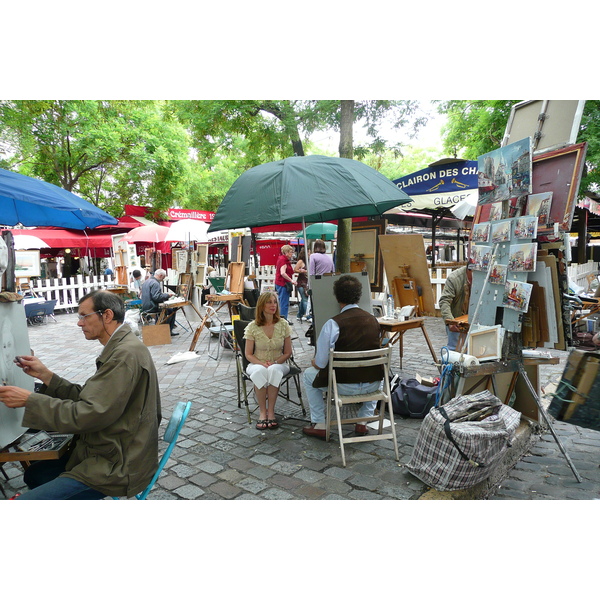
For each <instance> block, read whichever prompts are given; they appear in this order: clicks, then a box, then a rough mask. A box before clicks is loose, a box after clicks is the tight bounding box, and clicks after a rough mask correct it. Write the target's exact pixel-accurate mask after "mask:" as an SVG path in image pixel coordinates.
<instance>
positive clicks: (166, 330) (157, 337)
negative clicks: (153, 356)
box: [142, 323, 171, 346]
mask: <svg viewBox="0 0 600 600" xmlns="http://www.w3.org/2000/svg"><path fill="white" fill-rule="evenodd" d="M142 341H143V342H144V344H145V345H146V346H162V345H163V344H170V343H171V328H170V327H169V325H168V324H167V323H165V324H164V325H145V326H144V327H142Z"/></svg>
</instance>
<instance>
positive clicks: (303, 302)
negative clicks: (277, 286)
mask: <svg viewBox="0 0 600 600" xmlns="http://www.w3.org/2000/svg"><path fill="white" fill-rule="evenodd" d="M298 295H299V296H300V306H299V307H298V319H301V318H302V317H303V316H304V315H305V314H306V307H307V306H308V296H307V295H306V288H303V287H299V288H298Z"/></svg>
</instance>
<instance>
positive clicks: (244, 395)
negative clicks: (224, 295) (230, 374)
mask: <svg viewBox="0 0 600 600" xmlns="http://www.w3.org/2000/svg"><path fill="white" fill-rule="evenodd" d="M249 323H250V321H242V320H241V319H238V320H236V321H234V322H233V333H234V338H235V360H236V369H237V393H238V408H241V407H242V402H243V403H244V406H245V407H246V413H247V414H248V423H252V416H251V415H252V412H253V411H254V410H256V407H255V408H254V409H252V410H250V403H249V402H248V396H249V394H251V393H252V392H253V390H254V384H253V383H252V380H251V379H250V377H248V375H246V368H247V367H248V360H247V359H246V341H245V340H244V330H245V329H246V327H247V325H248V324H249ZM287 362H288V365H289V366H290V371H289V373H288V374H287V375H285V376H284V378H283V379H282V380H281V385H280V386H279V397H280V398H283V399H284V400H287V401H288V402H291V403H292V404H295V405H296V406H299V407H300V408H301V409H302V414H303V415H306V409H305V408H304V402H303V401H302V388H301V387H300V373H301V372H302V371H301V369H300V367H299V366H298V365H297V364H296V362H295V361H294V357H293V356H291V357H290V358H288V361H287ZM290 380H293V382H294V385H295V387H296V395H297V396H298V400H294V399H293V398H292V395H291V393H290ZM248 382H250V385H251V386H252V387H251V388H250V392H249V391H248V387H247V383H248ZM257 406H258V405H257Z"/></svg>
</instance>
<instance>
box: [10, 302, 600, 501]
mask: <svg viewBox="0 0 600 600" xmlns="http://www.w3.org/2000/svg"><path fill="white" fill-rule="evenodd" d="M290 318H291V319H292V322H293V325H294V331H295V335H294V339H293V345H294V354H295V358H296V361H297V362H298V364H299V366H300V367H301V368H303V369H304V368H306V367H308V366H309V365H310V360H311V358H312V356H313V348H312V347H311V346H310V345H309V344H308V343H307V342H308V340H307V338H306V337H305V336H304V333H305V331H306V330H307V327H308V326H307V324H306V323H302V324H299V323H297V321H296V319H295V309H292V311H291V314H290ZM76 321H77V319H76V315H75V314H73V313H60V314H57V315H56V322H49V323H47V324H43V325H34V326H29V328H28V330H29V336H30V342H31V347H32V348H33V349H34V351H35V353H36V355H38V356H39V357H40V358H41V359H42V361H44V362H45V363H46V365H47V366H48V367H49V368H51V369H52V370H55V371H56V372H57V373H59V374H60V375H62V376H64V377H66V378H67V379H69V380H71V381H74V382H84V381H85V380H86V379H87V378H88V377H89V376H90V375H91V374H92V373H93V371H94V370H95V364H94V360H95V357H96V356H97V355H98V353H99V352H100V350H101V346H100V345H99V344H98V343H97V342H88V341H86V340H85V338H84V337H83V335H82V334H81V332H80V330H79V328H78V327H77V322H76ZM192 324H194V323H193V322H192ZM183 326H185V328H187V329H188V331H185V330H184V327H183ZM426 329H427V332H428V335H429V337H430V338H431V340H432V343H433V346H434V347H435V348H436V349H437V350H439V348H441V347H442V346H443V345H444V343H445V340H446V336H445V330H444V325H443V322H442V320H441V319H439V318H433V317H432V318H429V317H428V318H426ZM178 331H179V332H180V335H179V336H177V337H175V338H173V343H172V344H170V345H163V346H153V347H151V348H150V351H151V353H152V356H153V358H154V360H155V363H156V366H157V370H158V374H159V380H160V387H161V395H162V404H163V415H164V416H165V419H164V420H163V423H162V425H161V433H162V432H163V431H164V427H165V426H166V423H167V421H168V418H169V416H170V414H171V412H172V410H173V407H174V406H175V404H176V403H177V402H179V401H187V400H191V401H192V402H193V405H192V409H191V412H190V416H189V418H188V421H187V422H186V425H185V427H184V428H183V430H182V434H181V436H180V438H179V442H178V444H177V447H176V448H175V450H174V452H173V454H172V456H171V458H170V460H169V462H168V463H167V466H166V469H165V470H164V471H163V474H162V475H161V477H160V479H159V480H158V483H157V485H156V486H155V488H154V490H153V491H152V493H151V494H150V496H149V498H150V499H174V500H175V499H189V500H196V499H198V500H209V499H214V500H218V499H236V500H245V499H416V498H419V497H420V496H421V495H422V494H423V493H424V492H426V491H427V490H428V487H427V486H426V485H425V484H424V483H423V482H421V481H420V480H419V479H417V478H416V477H414V476H413V475H411V474H410V473H409V472H408V471H407V470H406V469H405V468H403V466H402V465H403V464H404V463H406V462H408V460H409V459H410V456H411V453H412V449H413V446H414V443H415V440H416V437H417V433H418V430H419V427H420V424H421V421H420V420H418V419H402V418H400V417H398V416H396V417H395V422H396V427H397V434H398V442H399V444H398V445H399V451H400V462H399V463H398V462H397V461H396V460H395V457H394V451H393V447H392V444H391V442H390V441H388V440H384V441H379V442H366V443H361V444H355V445H352V446H350V447H348V449H347V450H346V453H347V466H346V467H345V468H344V467H343V466H342V462H341V457H340V450H339V446H338V444H337V443H336V442H335V438H334V441H332V442H330V443H326V442H324V441H321V440H318V439H314V438H309V437H307V436H305V435H303V434H302V427H303V426H304V425H306V424H307V422H308V420H309V417H308V415H307V416H304V415H303V414H302V412H301V410H300V409H299V407H297V406H295V405H292V404H290V403H287V402H285V401H283V400H280V401H279V403H278V405H277V414H278V417H279V420H280V423H281V426H280V427H279V428H278V429H276V430H274V431H267V432H262V431H258V430H257V429H256V428H255V420H256V419H255V416H254V415H253V421H254V422H253V423H252V424H248V420H247V415H246V411H245V409H244V408H243V407H242V408H238V406H237V385H236V364H235V358H234V356H233V353H232V352H231V351H230V350H223V351H222V353H221V356H220V358H219V360H214V359H212V358H210V357H209V356H208V348H207V345H208V338H209V335H208V332H207V331H203V332H202V334H201V337H200V340H199V342H198V344H197V346H196V351H197V353H198V356H197V358H195V359H193V360H188V361H184V362H180V363H176V364H173V365H167V364H166V362H167V360H168V359H169V358H171V357H172V356H173V355H174V354H176V353H179V352H185V351H187V350H188V348H189V345H190V342H191V338H192V334H193V331H191V330H190V328H189V326H188V323H187V322H186V321H185V319H184V320H183V321H182V323H181V326H180V327H179V329H178ZM404 339H405V342H404V345H405V350H404V353H405V356H404V359H403V369H402V370H400V368H399V352H398V350H397V348H395V349H394V354H393V362H392V367H393V369H394V370H395V371H397V372H398V371H399V372H400V373H401V375H402V377H414V375H415V373H419V374H420V375H423V376H435V375H437V373H438V371H437V368H436V367H435V365H434V364H433V360H432V357H431V355H430V354H429V351H428V348H427V345H426V344H425V340H424V338H423V336H422V333H421V331H420V330H418V329H417V330H410V331H408V332H407V333H406V334H405V338H404ZM214 349H215V345H214V342H213V343H212V344H211V352H213V351H214ZM552 354H554V355H556V356H558V357H559V358H560V359H561V360H560V364H559V365H552V366H549V367H544V368H543V370H542V373H541V384H542V386H545V385H546V384H548V383H549V382H554V383H557V382H558V380H559V379H560V376H561V374H562V371H563V369H564V362H565V359H566V357H567V356H568V353H567V352H559V351H552ZM303 395H304V394H303ZM305 403H306V401H305ZM555 429H556V431H557V432H558V434H559V436H560V437H561V440H562V441H563V443H564V445H565V447H566V448H567V450H568V452H569V454H570V456H571V459H572V460H573V462H574V464H575V466H576V468H577V470H578V472H579V474H580V475H581V477H582V478H583V482H582V483H580V484H579V483H577V482H576V480H575V478H574V476H573V474H572V472H571V470H570V468H569V466H568V464H567V462H566V460H565V459H564V457H563V456H562V454H561V452H560V450H559V448H558V446H557V444H556V443H555V441H554V439H553V437H552V436H551V434H550V433H549V432H548V433H547V434H544V435H542V436H541V438H540V439H539V440H538V441H537V443H536V444H535V445H534V446H533V447H532V448H531V450H530V451H529V452H528V453H527V455H526V456H523V457H522V459H521V460H520V461H519V462H518V463H517V465H516V466H515V467H514V468H513V469H512V471H511V472H510V473H509V474H508V477H507V478H506V479H505V480H504V481H503V482H502V483H501V485H500V486H499V487H498V488H497V490H496V491H495V492H494V493H493V495H492V497H493V498H494V499H505V500H507V499H537V498H540V499H542V498H546V499H599V498H600V468H599V467H600V432H595V431H592V430H588V429H581V428H578V427H573V426H570V425H567V424H564V423H559V422H556V423H555ZM161 445H164V443H163V442H161ZM5 471H6V474H7V476H8V477H9V480H8V481H6V482H5V481H3V480H2V485H3V487H4V488H5V490H6V493H7V494H8V495H9V496H10V495H12V494H14V493H16V492H18V491H24V484H23V477H22V470H21V467H20V466H19V465H18V464H16V463H7V464H6V465H5Z"/></svg>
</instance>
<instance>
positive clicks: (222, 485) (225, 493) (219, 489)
mask: <svg viewBox="0 0 600 600" xmlns="http://www.w3.org/2000/svg"><path fill="white" fill-rule="evenodd" d="M209 489H210V491H211V492H213V493H215V494H217V495H218V496H220V497H221V498H225V499H226V500H231V499H232V498H235V497H236V496H238V495H239V494H240V493H241V490H240V488H238V487H235V486H233V485H231V484H229V483H227V482H226V481H220V482H219V483H214V484H213V485H211V486H210V488H209Z"/></svg>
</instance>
